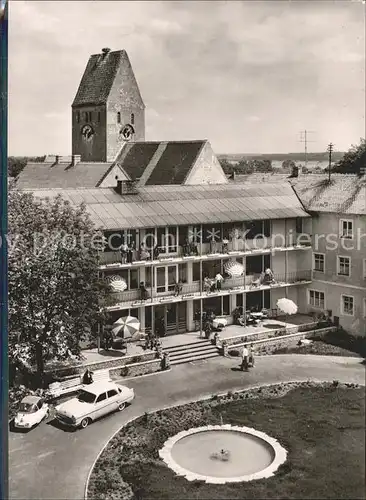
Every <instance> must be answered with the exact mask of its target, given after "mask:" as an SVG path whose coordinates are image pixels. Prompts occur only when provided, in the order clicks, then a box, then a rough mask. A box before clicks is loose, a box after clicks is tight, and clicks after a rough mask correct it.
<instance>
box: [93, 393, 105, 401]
mask: <svg viewBox="0 0 366 500" xmlns="http://www.w3.org/2000/svg"><path fill="white" fill-rule="evenodd" d="M105 399H107V393H106V392H103V394H100V395H99V396H98V397H97V400H96V401H95V402H96V403H100V402H101V401H104V400H105Z"/></svg>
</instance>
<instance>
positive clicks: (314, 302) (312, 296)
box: [309, 290, 325, 309]
mask: <svg viewBox="0 0 366 500" xmlns="http://www.w3.org/2000/svg"><path fill="white" fill-rule="evenodd" d="M309 304H310V305H311V306H313V307H318V308H320V309H324V308H325V306H324V304H325V297H324V292H318V291H317V290H309Z"/></svg>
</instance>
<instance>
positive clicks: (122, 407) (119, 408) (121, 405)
mask: <svg viewBox="0 0 366 500" xmlns="http://www.w3.org/2000/svg"><path fill="white" fill-rule="evenodd" d="M125 408H126V403H120V404H119V405H118V411H123V410H124V409H125Z"/></svg>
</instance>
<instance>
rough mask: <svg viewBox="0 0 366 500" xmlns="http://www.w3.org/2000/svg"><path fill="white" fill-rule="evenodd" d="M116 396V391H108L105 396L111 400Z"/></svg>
mask: <svg viewBox="0 0 366 500" xmlns="http://www.w3.org/2000/svg"><path fill="white" fill-rule="evenodd" d="M117 395H118V392H117V391H116V389H111V390H110V391H108V392H107V396H108V397H109V398H113V397H114V396H117Z"/></svg>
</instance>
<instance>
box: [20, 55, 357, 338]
mask: <svg viewBox="0 0 366 500" xmlns="http://www.w3.org/2000/svg"><path fill="white" fill-rule="evenodd" d="M144 109H145V107H144V104H143V101H142V98H141V94H140V91H139V88H138V86H137V83H136V79H135V77H134V74H133V71H132V68H131V65H130V62H129V60H128V56H127V54H126V53H125V52H124V51H117V52H111V51H109V50H106V49H103V51H102V54H96V55H93V56H91V58H90V60H89V62H88V65H87V68H86V70H85V73H84V76H83V77H82V80H81V84H80V86H79V89H78V92H77V95H76V97H75V100H74V102H73V105H72V130H73V132H72V138H73V144H72V153H73V154H72V155H71V156H70V157H61V156H53V157H47V158H46V160H45V162H44V163H37V164H31V163H30V164H28V165H27V166H26V167H25V169H24V170H23V172H22V173H21V175H20V176H19V178H18V181H17V187H18V189H26V190H32V191H34V192H35V194H36V196H39V197H46V196H47V197H52V196H56V195H57V194H61V195H62V196H63V197H65V198H66V199H68V200H69V201H70V202H71V203H72V204H79V203H81V202H84V203H85V204H86V206H87V210H88V212H89V213H90V215H91V218H92V220H93V221H94V222H95V224H96V226H97V227H99V228H102V229H103V231H104V232H105V234H106V237H107V247H106V249H105V251H104V252H102V253H101V254H100V271H101V273H102V274H103V275H104V276H105V277H106V278H107V279H111V282H112V283H114V284H115V283H116V282H118V283H119V285H118V286H119V287H120V291H115V292H114V297H115V305H114V306H111V307H110V308H109V320H110V322H113V321H114V320H115V319H117V318H118V317H120V316H123V315H126V314H131V315H133V316H136V317H138V318H139V320H140V323H141V328H142V329H143V330H149V329H156V325H157V324H159V325H160V327H161V325H163V327H164V329H165V330H166V331H167V332H168V333H171V334H173V333H177V332H183V331H190V330H193V329H195V327H196V326H197V325H195V318H197V317H199V316H200V314H199V313H200V312H202V311H207V310H212V311H213V312H214V313H215V314H216V315H220V316H221V315H225V316H227V317H228V319H230V317H231V314H232V312H233V310H234V309H235V308H237V307H242V308H243V309H244V310H248V309H251V308H259V309H261V308H263V307H265V308H268V309H275V308H276V303H277V300H278V299H279V298H281V297H288V298H291V299H292V300H294V302H295V303H296V304H297V305H298V308H299V312H304V313H306V312H311V311H322V310H324V309H331V310H332V315H333V316H335V317H339V318H340V323H341V324H344V326H346V327H350V328H351V329H352V331H355V332H357V333H359V332H360V329H361V330H362V329H363V330H364V326H365V320H364V314H365V308H366V305H365V301H364V298H365V288H364V286H365V284H364V282H363V281H362V280H364V277H363V276H362V272H365V267H362V266H366V264H364V263H363V261H362V259H361V258H360V257H359V256H360V255H361V253H360V252H358V250H354V251H351V250H350V249H348V250H344V251H343V250H342V252H338V253H337V254H335V253H333V254H329V252H328V249H327V248H325V247H323V246H320V248H319V249H317V250H316V252H315V253H314V255H313V256H312V255H311V248H310V244H311V241H310V240H311V236H310V235H311V234H312V238H313V244H314V241H315V240H314V238H315V235H316V234H317V233H318V232H319V231H320V232H321V231H324V232H325V231H326V230H327V231H329V230H332V231H333V226H334V225H335V226H336V227H337V228H340V231H341V236H340V237H339V241H344V240H349V241H354V235H356V231H357V229H358V228H359V227H360V228H361V226H362V225H363V226H362V227H364V225H365V222H364V213H365V211H364V210H365V205H363V208H362V207H361V206H360V204H359V201H356V199H357V200H359V197H360V196H362V195H361V194H360V193H362V189H359V188H358V187H357V189H356V186H355V190H354V192H353V194H352V195H350V199H352V200H353V201H352V203H351V202H350V201H349V199H348V198H347V199H344V200H343V201H342V203H343V205H342V206H343V207H344V208H343V209H342V210H341V211H338V215H336V214H334V213H333V212H332V211H331V210H323V209H322V208H320V207H321V206H323V205H324V203H325V202H326V199H327V193H328V192H330V191H331V190H332V189H333V191H334V190H335V191H336V188H335V187H333V188H331V187H330V186H327V187H325V185H323V184H322V185H321V186H316V185H314V186H311V187H309V186H308V187H306V185H304V186H302V184H301V182H302V181H301V178H298V179H292V184H293V185H291V184H290V183H289V179H287V178H285V177H281V178H278V182H275V176H270V177H266V176H264V177H262V176H261V178H259V179H257V181H255V177H253V179H254V181H253V179H252V180H248V179H247V178H246V179H244V180H243V181H242V182H240V183H233V182H229V181H228V179H227V178H226V176H225V175H224V172H223V170H222V168H221V166H220V163H219V161H218V160H217V157H216V155H215V153H214V152H213V150H212V148H211V146H210V144H209V142H208V141H207V140H194V141H170V142H146V141H145V140H144V139H145V122H144ZM309 179H310V177H309ZM318 179H319V177H318ZM295 190H296V192H295ZM357 190H358V191H357ZM356 191H357V193H356ZM362 199H363V203H364V198H361V202H362ZM322 200H323V201H322ZM322 203H323V205H322ZM361 204H362V203H361ZM353 207H358V208H357V210H356V209H355V208H353ZM312 210H313V211H314V210H315V211H316V214H317V217H311V216H310V213H311V214H312V213H313V212H311V211H312ZM362 210H363V211H362ZM309 211H310V212H309ZM312 221H313V224H314V226H313V229H311V225H312ZM337 234H338V235H339V233H337ZM300 235H302V237H301V238H300V239H299V237H300ZM306 236H307V237H306ZM352 238H353V239H352ZM122 244H126V245H127V246H128V247H129V249H130V250H129V254H128V255H129V259H128V262H125V259H124V258H123V262H122V255H121V252H120V250H119V249H120V247H121V245H122ZM364 244H365V242H364V241H363V247H362V248H363V250H364V249H365V246H364ZM322 255H323V257H322ZM312 259H313V262H314V266H315V269H314V271H313V275H312V270H311V269H312ZM230 266H231V269H232V267H233V266H235V269H236V274H235V273H233V271H232V270H231V271H230V270H229V269H228V267H230ZM320 269H324V271H321V270H320ZM267 270H269V271H267ZM266 271H267V274H266ZM321 273H323V274H321ZM327 273H328V274H327ZM347 273H349V276H347ZM217 275H222V276H223V277H224V281H223V282H222V285H221V287H216V289H215V290H214V289H213V288H212V289H211V287H210V286H208V284H209V283H210V281H209V280H210V279H211V280H214V279H215V277H216V276H217ZM205 278H207V279H206V280H205ZM312 279H313V281H312ZM333 285H334V286H333ZM145 290H146V291H145ZM362 307H363V308H364V309H362ZM361 311H363V312H362V313H361ZM361 333H363V332H361Z"/></svg>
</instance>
